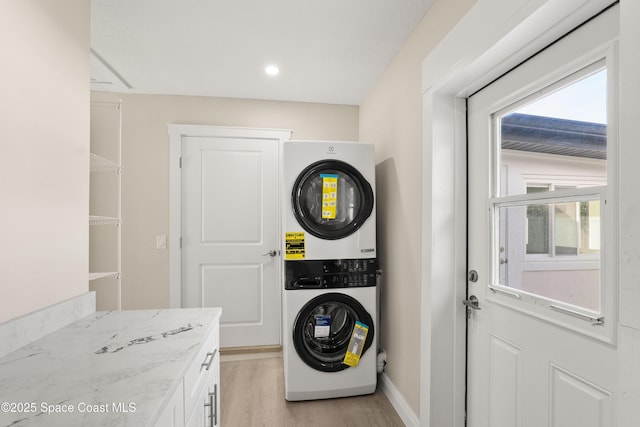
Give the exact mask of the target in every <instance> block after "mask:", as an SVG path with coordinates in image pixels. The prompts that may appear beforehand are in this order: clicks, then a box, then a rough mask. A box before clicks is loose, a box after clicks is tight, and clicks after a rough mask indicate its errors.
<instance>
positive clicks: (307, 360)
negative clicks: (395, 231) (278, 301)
mask: <svg viewBox="0 0 640 427" xmlns="http://www.w3.org/2000/svg"><path fill="white" fill-rule="evenodd" d="M282 154H283V179H282V182H283V195H282V198H283V210H282V214H283V216H282V227H283V231H284V238H283V247H282V251H283V253H284V255H285V256H284V267H283V269H282V271H283V273H284V278H283V281H284V295H283V309H284V313H283V326H284V331H283V358H284V374H285V397H286V399H287V400H311V399H325V398H334V397H343V396H354V395H361V394H369V393H373V392H374V391H375V389H376V382H377V372H376V356H377V355H376V353H377V331H376V327H377V324H376V322H377V305H376V298H377V288H376V259H375V258H376V214H375V160H374V147H373V145H372V144H367V143H361V142H336V141H286V142H285V143H284V144H283V153H282ZM363 327H366V331H367V333H366V339H364V340H363V341H362V353H361V355H360V360H359V362H358V363H357V364H356V365H355V366H350V364H345V363H344V362H345V355H346V354H347V353H348V350H350V348H349V347H350V343H351V342H352V341H351V340H352V338H353V337H355V336H357V334H358V333H360V332H361V331H362V330H363V329H362V328H363Z"/></svg>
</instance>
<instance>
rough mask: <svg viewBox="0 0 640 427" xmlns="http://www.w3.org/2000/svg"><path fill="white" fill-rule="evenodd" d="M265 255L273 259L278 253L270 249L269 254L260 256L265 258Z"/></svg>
mask: <svg viewBox="0 0 640 427" xmlns="http://www.w3.org/2000/svg"><path fill="white" fill-rule="evenodd" d="M267 255H269V256H271V257H274V256H276V255H278V252H277V251H276V250H275V249H271V250H270V251H269V252H266V253H263V254H262V256H267Z"/></svg>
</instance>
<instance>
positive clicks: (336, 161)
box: [282, 141, 376, 260]
mask: <svg viewBox="0 0 640 427" xmlns="http://www.w3.org/2000/svg"><path fill="white" fill-rule="evenodd" d="M282 158H283V195H282V198H283V211H282V212H283V216H282V219H283V221H282V227H283V231H284V233H285V234H284V247H283V252H284V254H285V257H284V258H285V260H314V259H356V258H375V257H376V209H375V159H374V146H373V144H369V143H363V142H345V141H286V142H285V143H284V145H283V151H282Z"/></svg>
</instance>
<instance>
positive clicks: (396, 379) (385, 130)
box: [360, 0, 475, 415]
mask: <svg viewBox="0 0 640 427" xmlns="http://www.w3.org/2000/svg"><path fill="white" fill-rule="evenodd" d="M474 3H475V0H458V1H455V2H451V1H446V0H435V1H434V2H433V5H432V6H431V8H430V9H429V11H428V12H427V14H426V15H425V17H424V18H423V20H422V21H421V23H420V24H419V26H418V27H417V29H416V30H415V31H414V32H413V33H412V35H411V36H410V37H409V39H408V40H407V41H406V43H405V44H404V45H403V47H402V49H401V50H400V52H399V53H398V55H397V56H396V57H395V58H394V60H393V61H392V62H391V63H390V64H389V66H388V67H387V70H386V71H385V73H384V74H383V76H382V77H381V78H380V79H379V81H378V82H377V83H376V85H375V87H374V88H373V90H372V91H371V92H370V94H369V95H368V97H367V98H366V100H365V101H364V102H363V104H362V105H361V106H360V139H361V140H363V141H369V142H373V143H375V144H376V162H377V168H376V173H377V177H376V181H377V190H378V205H377V206H378V254H379V258H380V263H381V268H382V269H383V270H384V272H383V289H382V295H383V296H382V306H381V312H382V325H381V328H380V329H381V331H382V332H381V340H380V344H381V348H383V349H384V350H386V352H387V356H388V361H387V368H386V369H387V374H388V375H389V377H390V379H391V381H392V382H393V383H394V384H395V386H396V387H397V388H398V390H399V391H400V393H401V394H402V395H403V397H404V398H405V400H406V401H407V403H408V404H409V405H410V406H411V409H412V410H413V411H414V412H415V414H416V415H419V406H420V404H419V386H420V384H419V379H420V378H419V372H420V360H419V357H420V328H419V325H420V268H421V258H420V255H421V249H420V247H421V242H420V235H421V230H420V223H421V205H422V201H421V180H422V163H421V158H422V147H421V146H422V90H421V66H422V60H423V59H424V58H425V57H426V56H427V54H428V53H429V52H430V51H431V49H433V48H434V47H435V46H436V45H437V44H438V42H439V41H440V40H441V39H442V38H443V37H444V36H445V35H446V34H447V33H448V32H449V31H450V30H451V28H453V26H454V25H455V23H456V22H457V21H458V20H459V19H460V18H461V17H462V16H463V15H464V14H465V13H466V11H468V10H469V9H470V8H471V6H472V5H473V4H474Z"/></svg>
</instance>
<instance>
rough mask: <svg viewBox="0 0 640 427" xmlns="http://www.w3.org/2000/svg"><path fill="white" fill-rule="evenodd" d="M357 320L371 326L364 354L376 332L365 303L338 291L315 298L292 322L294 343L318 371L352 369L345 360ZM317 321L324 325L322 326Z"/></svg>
mask: <svg viewBox="0 0 640 427" xmlns="http://www.w3.org/2000/svg"><path fill="white" fill-rule="evenodd" d="M356 322H361V323H364V324H365V325H367V326H368V327H369V331H368V333H367V337H366V339H365V342H364V346H363V349H362V354H361V356H362V355H364V354H365V353H366V352H367V350H368V349H369V347H371V343H372V342H373V337H374V333H375V332H374V329H373V320H372V319H371V315H369V313H368V312H367V311H366V310H365V309H364V307H362V304H360V303H359V302H358V301H357V300H355V299H354V298H352V297H350V296H349V295H345V294H339V293H328V294H322V295H320V296H317V297H315V298H313V299H312V300H310V301H309V302H308V303H306V304H305V305H304V307H302V310H300V312H298V316H297V317H296V321H295V323H294V325H293V344H294V347H295V349H296V352H297V353H298V356H300V358H301V359H302V360H303V361H304V362H305V363H306V364H307V365H308V366H310V367H312V368H313V369H316V370H318V371H323V372H337V371H342V370H344V369H347V368H349V366H348V365H345V364H343V363H342V361H343V360H344V356H345V354H346V353H347V348H348V346H349V341H350V339H351V334H352V333H353V328H354V326H355V324H356ZM327 323H328V325H327ZM318 324H322V325H323V326H324V328H322V327H320V329H319V328H318ZM327 326H328V328H327Z"/></svg>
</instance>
